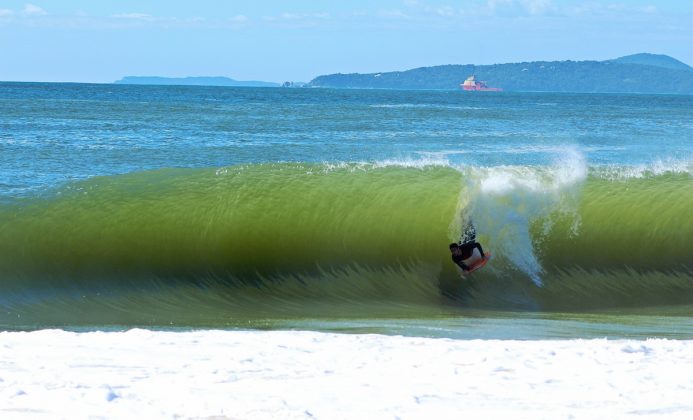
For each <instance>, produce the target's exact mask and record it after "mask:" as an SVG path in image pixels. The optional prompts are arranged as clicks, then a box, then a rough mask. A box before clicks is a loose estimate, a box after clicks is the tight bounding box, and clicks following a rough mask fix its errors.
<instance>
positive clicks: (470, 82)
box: [460, 75, 503, 92]
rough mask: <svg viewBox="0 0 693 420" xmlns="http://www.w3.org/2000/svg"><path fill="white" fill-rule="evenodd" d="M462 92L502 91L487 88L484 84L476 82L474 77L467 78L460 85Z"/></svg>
mask: <svg viewBox="0 0 693 420" xmlns="http://www.w3.org/2000/svg"><path fill="white" fill-rule="evenodd" d="M460 87H461V88H462V89H464V90H482V91H486V92H502V91H503V89H501V88H496V87H488V85H487V84H486V82H477V81H476V78H475V76H474V75H471V76H469V77H467V80H465V81H464V83H462V84H460Z"/></svg>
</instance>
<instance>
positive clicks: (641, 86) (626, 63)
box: [307, 53, 693, 94]
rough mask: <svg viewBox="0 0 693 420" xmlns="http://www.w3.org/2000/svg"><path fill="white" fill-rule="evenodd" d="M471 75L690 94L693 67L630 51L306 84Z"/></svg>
mask: <svg viewBox="0 0 693 420" xmlns="http://www.w3.org/2000/svg"><path fill="white" fill-rule="evenodd" d="M470 75H475V76H476V79H477V80H483V81H485V82H486V83H487V84H488V86H492V87H497V88H501V89H503V90H505V91H523V92H529V91H537V92H590V93H599V92H605V93H606V92H614V93H679V94H693V68H692V67H690V66H688V65H687V64H685V63H682V62H681V61H679V60H676V59H675V58H672V57H669V56H666V55H657V54H648V53H642V54H634V55H629V56H625V57H620V58H616V59H613V60H606V61H570V60H568V61H533V62H524V63H508V64H493V65H484V66H476V65H473V64H467V65H453V64H449V65H442V66H433V67H421V68H416V69H412V70H407V71H394V72H382V73H369V74H360V73H352V74H341V73H338V74H330V75H324V76H319V77H316V78H315V79H313V80H312V81H310V82H309V83H308V84H307V87H327V88H352V89H459V86H460V83H462V82H463V81H464V80H465V79H466V78H467V77H469V76H470Z"/></svg>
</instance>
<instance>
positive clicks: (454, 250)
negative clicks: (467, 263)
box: [450, 243, 460, 255]
mask: <svg viewBox="0 0 693 420" xmlns="http://www.w3.org/2000/svg"><path fill="white" fill-rule="evenodd" d="M450 252H452V254H453V255H457V254H459V253H460V245H459V244H456V243H451V244H450Z"/></svg>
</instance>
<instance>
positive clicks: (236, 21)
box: [230, 15, 248, 23]
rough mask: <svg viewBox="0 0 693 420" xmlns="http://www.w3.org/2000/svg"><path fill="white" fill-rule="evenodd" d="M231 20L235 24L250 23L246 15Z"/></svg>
mask: <svg viewBox="0 0 693 420" xmlns="http://www.w3.org/2000/svg"><path fill="white" fill-rule="evenodd" d="M230 20H231V22H233V23H245V22H247V21H248V16H246V15H236V16H234V17H232V18H231V19H230Z"/></svg>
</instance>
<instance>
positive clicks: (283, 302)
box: [0, 83, 693, 418]
mask: <svg viewBox="0 0 693 420" xmlns="http://www.w3.org/2000/svg"><path fill="white" fill-rule="evenodd" d="M690 121H693V98H692V97H690V96H683V95H682V96H672V95H606V94H601V95H590V94H580V95H576V94H549V93H528V94H517V93H489V95H471V94H469V93H464V92H445V91H421V92H412V91H360V90H353V91H352V90H349V91H340V90H329V89H255V88H217V87H176V86H163V87H162V86H157V87H154V86H113V85H81V84H41V83H38V84H35V83H0V328H1V329H2V332H0V354H1V357H0V363H1V364H2V366H1V369H0V412H2V413H4V414H3V417H6V416H7V417H10V418H24V417H31V418H35V417H43V418H56V417H69V418H86V417H93V416H105V417H115V418H126V417H132V416H133V415H140V416H146V417H186V418H188V417H194V418H196V417H230V418H239V417H240V418H276V417H288V418H311V417H322V418H347V417H349V418H353V417H354V416H360V417H361V416H363V417H378V418H380V417H389V416H393V417H401V418H424V417H426V418H430V417H431V416H435V417H442V418H453V417H454V418H459V416H460V415H465V414H466V415H472V416H484V417H509V416H517V417H520V418H537V417H539V418H543V417H551V418H555V417H556V416H561V417H571V416H572V417H576V418H593V417H609V418H622V417H642V416H646V417H666V418H689V417H690V416H691V411H693V406H691V405H690V403H689V402H688V401H689V400H690V399H691V398H690V396H691V394H692V392H691V391H692V390H693V382H691V379H690V378H692V377H693V375H691V373H693V372H692V370H693V362H692V360H693V351H692V350H691V340H692V339H693V254H692V253H691V249H693V218H692V217H691V214H692V213H691V211H692V210H693V182H692V181H693V180H692V179H691V176H692V175H691V170H692V169H693V141H691V139H692V138H693V125H691V123H690ZM472 226H473V228H474V230H475V231H476V234H477V240H479V241H480V242H481V243H482V244H483V246H484V248H485V249H488V250H489V251H491V252H492V253H493V255H494V258H493V260H492V261H491V263H489V264H488V265H487V266H486V267H485V268H484V269H483V270H480V271H479V272H477V273H475V274H474V275H473V276H470V277H468V278H467V279H465V280H462V279H460V277H459V273H458V271H457V270H456V268H455V266H454V265H453V264H452V262H451V261H450V256H449V253H448V250H447V248H448V244H449V243H450V242H456V241H458V240H461V239H463V238H464V232H465V231H468V230H469V228H470V227H472Z"/></svg>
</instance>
